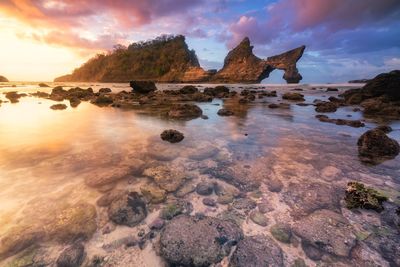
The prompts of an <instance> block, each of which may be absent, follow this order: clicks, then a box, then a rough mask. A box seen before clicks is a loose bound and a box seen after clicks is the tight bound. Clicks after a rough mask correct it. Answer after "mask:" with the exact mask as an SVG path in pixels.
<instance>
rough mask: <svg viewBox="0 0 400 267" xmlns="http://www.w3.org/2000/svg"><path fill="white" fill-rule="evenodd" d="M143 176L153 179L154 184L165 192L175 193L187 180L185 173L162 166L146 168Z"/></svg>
mask: <svg viewBox="0 0 400 267" xmlns="http://www.w3.org/2000/svg"><path fill="white" fill-rule="evenodd" d="M143 174H144V175H145V176H148V177H150V178H153V179H154V182H155V183H156V184H157V185H158V186H159V187H161V188H162V189H164V190H166V191H167V192H175V191H176V190H177V189H178V188H179V187H180V186H182V185H183V184H184V183H185V180H186V179H187V176H186V175H185V173H183V172H180V171H178V170H175V169H173V168H170V167H168V166H164V165H161V166H157V167H151V168H148V169H146V170H144V172H143Z"/></svg>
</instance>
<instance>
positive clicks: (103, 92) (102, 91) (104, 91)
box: [99, 88, 112, 94]
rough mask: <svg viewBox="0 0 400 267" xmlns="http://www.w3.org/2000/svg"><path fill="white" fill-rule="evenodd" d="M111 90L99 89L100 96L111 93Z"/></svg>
mask: <svg viewBox="0 0 400 267" xmlns="http://www.w3.org/2000/svg"><path fill="white" fill-rule="evenodd" d="M111 92H112V91H111V89H110V88H100V90H99V93H100V94H108V93H111Z"/></svg>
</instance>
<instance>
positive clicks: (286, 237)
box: [269, 223, 292, 244]
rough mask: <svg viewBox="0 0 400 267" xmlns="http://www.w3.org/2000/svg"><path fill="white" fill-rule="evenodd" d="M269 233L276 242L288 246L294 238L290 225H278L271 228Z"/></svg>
mask: <svg viewBox="0 0 400 267" xmlns="http://www.w3.org/2000/svg"><path fill="white" fill-rule="evenodd" d="M269 231H270V232H271V234H272V236H273V237H274V238H275V239H276V240H278V241H280V242H282V243H286V244H289V243H290V239H291V238H292V230H291V229H290V226H289V225H287V224H281V223H277V224H275V225H273V226H271V229H269Z"/></svg>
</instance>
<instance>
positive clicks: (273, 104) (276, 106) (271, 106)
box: [268, 103, 279, 108]
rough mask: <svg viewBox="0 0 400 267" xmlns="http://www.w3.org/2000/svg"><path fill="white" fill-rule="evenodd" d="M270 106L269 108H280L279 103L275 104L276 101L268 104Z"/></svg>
mask: <svg viewBox="0 0 400 267" xmlns="http://www.w3.org/2000/svg"><path fill="white" fill-rule="evenodd" d="M268 107H269V108H279V105H278V104H275V103H271V104H269V105H268Z"/></svg>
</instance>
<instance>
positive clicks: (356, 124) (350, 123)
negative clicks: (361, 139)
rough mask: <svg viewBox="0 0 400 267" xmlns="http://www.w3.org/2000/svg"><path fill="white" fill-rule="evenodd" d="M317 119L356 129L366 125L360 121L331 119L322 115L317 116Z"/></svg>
mask: <svg viewBox="0 0 400 267" xmlns="http://www.w3.org/2000/svg"><path fill="white" fill-rule="evenodd" d="M315 117H316V118H317V119H318V120H319V121H321V122H327V123H334V124H336V125H347V126H350V127H354V128H360V127H364V126H365V124H364V123H363V122H361V121H359V120H344V119H330V118H329V117H328V116H326V115H321V114H319V115H315Z"/></svg>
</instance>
